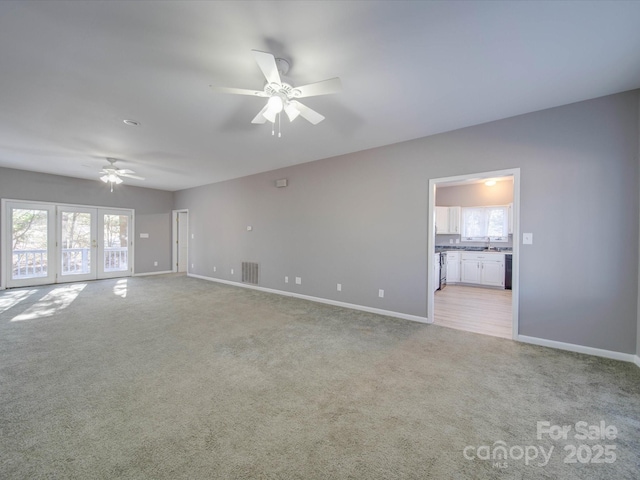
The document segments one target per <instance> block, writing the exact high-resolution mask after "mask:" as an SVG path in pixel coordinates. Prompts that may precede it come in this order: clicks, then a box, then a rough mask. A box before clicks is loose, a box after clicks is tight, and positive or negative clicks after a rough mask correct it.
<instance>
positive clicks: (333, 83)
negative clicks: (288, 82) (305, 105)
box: [294, 77, 342, 98]
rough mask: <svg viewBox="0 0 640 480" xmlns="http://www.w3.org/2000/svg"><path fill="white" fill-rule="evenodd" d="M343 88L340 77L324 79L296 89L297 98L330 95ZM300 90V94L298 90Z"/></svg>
mask: <svg viewBox="0 0 640 480" xmlns="http://www.w3.org/2000/svg"><path fill="white" fill-rule="evenodd" d="M341 90H342V82H341V81H340V79H339V78H338V77H335V78H330V79H328V80H322V81H321V82H316V83H310V84H308V85H303V86H301V87H296V88H295V89H294V95H295V97H296V98H304V97H315V96H317V95H329V94H330V93H338V92H340V91H341ZM296 91H297V92H300V94H299V95H298V94H297V92H296Z"/></svg>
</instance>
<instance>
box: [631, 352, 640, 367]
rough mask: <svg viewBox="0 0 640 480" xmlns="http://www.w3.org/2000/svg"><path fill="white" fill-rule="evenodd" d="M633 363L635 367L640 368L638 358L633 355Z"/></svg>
mask: <svg viewBox="0 0 640 480" xmlns="http://www.w3.org/2000/svg"><path fill="white" fill-rule="evenodd" d="M633 363H635V364H636V366H638V367H640V356H638V355H634V356H633Z"/></svg>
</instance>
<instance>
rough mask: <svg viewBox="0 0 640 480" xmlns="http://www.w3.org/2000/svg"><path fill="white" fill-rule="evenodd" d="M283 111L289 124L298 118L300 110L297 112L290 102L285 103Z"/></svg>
mask: <svg viewBox="0 0 640 480" xmlns="http://www.w3.org/2000/svg"><path fill="white" fill-rule="evenodd" d="M284 111H285V113H286V114H287V117H289V121H290V122H293V121H294V120H295V119H296V118H298V115H300V110H298V109H297V108H296V106H295V105H292V102H287V104H286V105H285V106H284Z"/></svg>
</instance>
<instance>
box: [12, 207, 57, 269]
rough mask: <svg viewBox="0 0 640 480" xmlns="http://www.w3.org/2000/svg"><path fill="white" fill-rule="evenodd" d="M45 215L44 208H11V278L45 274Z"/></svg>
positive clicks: (46, 240)
mask: <svg viewBox="0 0 640 480" xmlns="http://www.w3.org/2000/svg"><path fill="white" fill-rule="evenodd" d="M47 217H48V212H47V211H46V210H37V209H22V208H13V209H12V210H11V241H12V245H11V251H12V262H13V264H12V269H11V278H12V279H13V280H15V279H20V278H34V277H46V276H47V269H48V264H47V261H48V260H47V253H48V252H47V245H48V232H47Z"/></svg>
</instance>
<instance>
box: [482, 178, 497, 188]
mask: <svg viewBox="0 0 640 480" xmlns="http://www.w3.org/2000/svg"><path fill="white" fill-rule="evenodd" d="M484 184H485V185H486V186H487V187H493V186H494V185H495V184H496V181H495V180H487V181H486V182H484Z"/></svg>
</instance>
